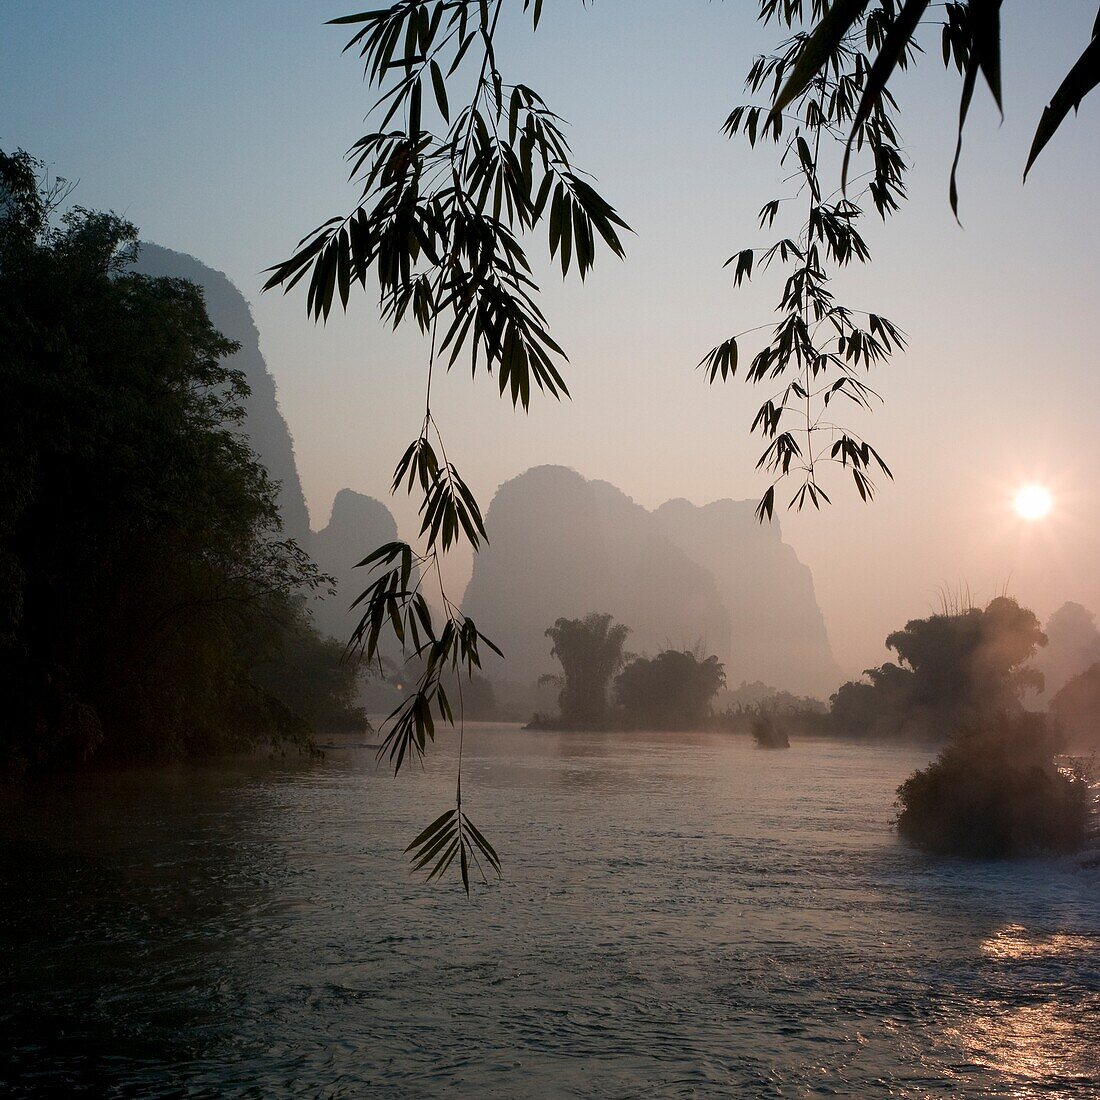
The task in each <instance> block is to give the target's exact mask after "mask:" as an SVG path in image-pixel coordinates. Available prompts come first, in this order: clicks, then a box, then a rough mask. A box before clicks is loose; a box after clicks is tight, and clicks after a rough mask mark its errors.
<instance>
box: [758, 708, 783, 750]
mask: <svg viewBox="0 0 1100 1100" xmlns="http://www.w3.org/2000/svg"><path fill="white" fill-rule="evenodd" d="M751 729H752V739H753V740H754V741H755V742H756V743H757V744H758V745H759V746H760V747H761V748H762V749H789V748H790V747H791V739H790V738H789V737H788V736H787V729H786V726H785V725H784V724H783V722H782V721H781V720H780V718H779V716H778V715H777V714H776V712H775V711H774V710H762V711H760V712H759V713H758V714H754V715H753V716H752V720H751Z"/></svg>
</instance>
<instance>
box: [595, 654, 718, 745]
mask: <svg viewBox="0 0 1100 1100" xmlns="http://www.w3.org/2000/svg"><path fill="white" fill-rule="evenodd" d="M725 682H726V673H725V669H724V668H723V667H722V664H721V662H720V661H719V660H718V658H717V657H715V656H710V657H706V658H703V659H700V658H699V657H698V656H696V654H694V653H690V652H686V651H685V652H682V651H679V650H675V649H666V650H665V651H664V652H663V653H658V654H657V656H656V657H635V658H634V659H633V660H632V661H630V662H629V663H628V664H627V665H626V667H625V668H624V669H623V670H622V672H620V673H619V675H618V676H617V677H616V678H615V700H616V702H617V703H618V705H619V707H620V708H621V710H622V719H623V721H624V722H625V724H626V725H628V726H631V727H640V728H643V729H666V730H683V729H696V728H697V727H699V726H701V725H703V724H704V723H705V722H706V720H707V718H708V716H709V715H710V703H711V700H712V699H713V698H714V696H715V694H716V693H717V691H718V689H719V688H720V687H721V686H722V685H723V684H724V683H725Z"/></svg>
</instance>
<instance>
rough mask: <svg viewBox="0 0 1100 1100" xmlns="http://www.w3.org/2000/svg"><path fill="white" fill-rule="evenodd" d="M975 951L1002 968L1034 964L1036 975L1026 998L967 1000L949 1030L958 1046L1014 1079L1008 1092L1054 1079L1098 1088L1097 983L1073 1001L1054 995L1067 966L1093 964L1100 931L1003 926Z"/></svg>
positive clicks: (1046, 1089) (1022, 1092)
mask: <svg viewBox="0 0 1100 1100" xmlns="http://www.w3.org/2000/svg"><path fill="white" fill-rule="evenodd" d="M980 950H981V954H982V956H983V958H985V959H987V960H989V962H990V963H991V964H992V965H994V966H997V967H999V968H1004V969H1005V970H1006V971H1007V970H1011V969H1016V968H1020V967H1028V968H1031V967H1034V968H1036V973H1035V974H1034V978H1033V981H1032V982H1031V983H1030V984H1031V995H1030V996H1029V998H1028V1002H1027V1003H1020V1004H1016V1005H1012V1004H1010V1003H1006V1002H1005V1001H1004V1000H998V999H995V1000H994V1002H993V1003H991V1002H990V1001H989V1000H986V999H983V998H974V999H973V1000H972V1001H971V1002H970V1005H969V1011H965V1010H964V1013H965V1018H964V1020H963V1022H962V1023H960V1024H959V1025H958V1026H956V1027H952V1028H950V1029H948V1038H949V1039H950V1040H951V1041H953V1042H954V1043H955V1044H957V1046H958V1049H959V1050H960V1052H962V1053H964V1054H965V1055H966V1056H967V1058H968V1060H969V1061H971V1062H972V1063H973V1064H975V1065H979V1066H982V1067H983V1068H986V1069H991V1070H993V1071H995V1072H997V1073H1000V1074H1002V1075H1004V1076H1005V1077H1007V1078H1009V1079H1011V1080H1012V1081H1013V1092H1012V1095H1013V1096H1032V1095H1040V1093H1041V1094H1042V1095H1050V1088H1051V1086H1057V1085H1062V1086H1069V1085H1071V1084H1072V1085H1073V1086H1074V1087H1079V1086H1081V1085H1086V1084H1087V1085H1096V1086H1097V1087H1098V1088H1100V988H1098V989H1097V991H1096V993H1095V995H1093V996H1089V997H1087V998H1086V999H1084V1000H1082V1001H1081V1002H1079V1003H1078V1004H1077V1005H1074V1006H1070V1005H1067V1004H1066V1003H1065V1001H1064V999H1063V1000H1061V1001H1059V1000H1058V999H1056V997H1055V996H1054V995H1055V993H1056V991H1057V988H1058V987H1059V986H1060V985H1061V976H1062V975H1064V973H1065V969H1066V968H1071V969H1077V968H1079V967H1084V968H1093V967H1096V966H1097V965H1098V961H1097V960H1098V956H1100V936H1088V935H1071V934H1067V933H1062V932H1056V933H1052V934H1049V935H1043V934H1036V933H1033V932H1029V931H1028V930H1027V929H1026V928H1024V927H1022V926H1021V925H1007V926H1006V927H1004V928H1001V929H999V930H998V931H997V932H995V933H994V934H993V935H991V936H989V937H988V938H987V939H986V940H985V941H983V943H982V945H981V949H980ZM998 984H1000V983H998ZM1045 994H1049V997H1048V996H1045ZM1035 1089H1038V1090H1039V1091H1033V1090H1035ZM1073 1095H1079V1093H1078V1092H1074V1093H1073Z"/></svg>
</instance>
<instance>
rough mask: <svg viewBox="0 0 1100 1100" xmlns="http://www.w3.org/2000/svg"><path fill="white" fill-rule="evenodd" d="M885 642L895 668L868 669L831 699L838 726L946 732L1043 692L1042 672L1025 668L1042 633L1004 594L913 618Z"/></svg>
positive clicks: (1042, 639) (889, 665) (1017, 706)
mask: <svg viewBox="0 0 1100 1100" xmlns="http://www.w3.org/2000/svg"><path fill="white" fill-rule="evenodd" d="M886 645H887V647H888V648H890V649H893V650H894V651H896V653H897V655H898V659H899V662H900V663H899V664H894V663H892V662H890V663H887V664H885V665H882V666H881V667H879V668H877V669H868V670H867V672H866V673H865V675H866V676H867V678H868V681H867V682H865V683H858V682H853V683H848V684H845V685H843V686H842V687H841V688H840V690H839V691H837V693H836V694H835V695H834V696H833V698H832V705H831V712H832V715H833V718H834V719H835V720H836V722H837V723H838V724H839V725H840V726H841V727H842V728H844V729H848V730H853V731H863V732H880V733H885V732H896V731H898V730H900V729H901V728H903V727H904V726H906V725H924V726H928V727H929V728H930V729H932V730H934V731H936V732H938V733H939V734H941V735H943V734H949V733H950V732H952V730H953V729H954V728H956V727H958V726H959V725H962V724H966V723H971V722H975V721H981V720H983V719H985V718H988V717H989V716H991V715H994V714H997V713H999V712H1007V713H1014V712H1016V711H1018V710H1019V709H1020V707H1021V698H1022V696H1023V693H1024V692H1025V691H1028V690H1041V689H1042V684H1043V681H1042V675H1041V674H1040V673H1038V672H1036V671H1035V670H1034V669H1032V668H1029V667H1027V664H1028V662H1029V661H1030V660H1031V659H1032V658H1033V657H1034V656H1035V654H1036V652H1037V651H1038V649H1039V648H1040V647H1041V646H1044V645H1046V635H1045V634H1044V633H1043V631H1042V627H1041V626H1040V624H1039V620H1038V619H1037V618H1036V617H1035V615H1034V613H1033V612H1031V611H1029V610H1028V609H1027V608H1023V607H1020V605H1019V604H1018V603H1017V602H1016V601H1015V600H1014V599H1011V598H1009V597H1006V596H999V597H997V598H996V599H994V600H992V601H990V603H989V605H988V606H987V607H986V608H985V609H984V610H983V609H980V608H976V607H972V608H968V609H966V610H964V611H960V612H957V613H954V614H943V615H932V616H929V617H928V618H926V619H912V620H910V621H909V622H908V623H906V624H905V629H904V630H898V631H895V632H894V633H893V634H891V635H889V637H887V639H886Z"/></svg>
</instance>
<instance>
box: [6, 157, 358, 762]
mask: <svg viewBox="0 0 1100 1100" xmlns="http://www.w3.org/2000/svg"><path fill="white" fill-rule="evenodd" d="M0 181H2V182H0V349H2V350H0V685H2V690H3V695H4V700H5V712H6V715H7V718H6V721H5V723H4V728H3V735H2V744H0V755H2V756H3V757H4V758H6V762H7V763H8V764H10V765H14V766H16V767H33V766H56V765H68V764H74V763H77V762H80V761H85V760H87V759H89V758H90V757H92V756H93V755H99V756H103V757H134V756H153V755H165V754H178V753H201V752H208V751H216V750H222V749H226V748H236V747H244V746H248V745H251V744H254V743H255V742H256V741H258V740H259V739H261V738H273V737H278V736H292V737H297V738H304V737H305V735H306V734H307V732H308V723H309V722H310V721H311V720H318V719H321V718H337V719H340V720H343V721H347V720H353V719H355V718H356V717H358V716H357V715H356V714H355V712H354V708H353V707H352V706H351V704H352V695H353V693H354V687H353V680H349V677H350V675H351V674H350V673H349V672H346V671H338V653H335V654H334V652H333V647H332V646H330V645H327V644H326V643H324V642H323V641H321V639H319V638H317V637H316V636H315V635H314V634H313V633H312V632H311V630H310V629H309V627H308V626H307V624H306V623H305V621H304V619H303V612H302V609H301V606H300V602H299V596H300V594H301V593H303V592H306V591H308V590H309V589H311V588H313V587H316V586H317V584H318V583H320V581H321V579H322V578H320V577H319V576H318V574H317V571H316V570H315V569H314V567H313V566H312V564H311V563H310V562H309V560H308V558H307V557H306V556H305V554H304V553H303V552H302V551H301V550H300V549H299V548H298V547H297V546H296V545H295V544H294V543H293V542H290V541H287V540H284V539H283V538H282V537H281V534H280V523H279V516H278V512H277V509H276V505H275V500H274V486H273V484H272V483H271V482H270V481H269V479H268V477H267V474H266V472H265V471H264V469H263V467H262V466H261V465H260V464H259V462H258V461H257V459H256V457H255V455H254V454H253V453H252V451H251V449H250V447H249V444H248V441H247V439H246V438H245V437H244V436H243V435H242V434H241V432H240V430H239V429H238V425H239V423H240V419H241V417H242V401H243V399H244V398H245V396H246V394H247V388H246V386H245V383H244V380H243V378H242V376H241V375H240V374H239V373H237V372H235V371H233V370H230V369H229V368H228V367H227V366H226V365H225V357H226V355H227V354H228V353H229V352H231V351H232V350H233V345H232V344H230V343H229V342H228V341H227V340H225V339H224V338H223V337H222V336H220V335H219V334H218V333H217V332H216V331H214V329H213V328H212V327H211V325H210V321H209V319H208V318H207V315H206V309H205V306H204V303H203V299H202V295H201V292H200V291H199V290H198V288H197V287H195V286H194V285H192V284H189V283H186V282H183V281H180V280H173V279H153V278H148V277H145V276H141V275H137V274H134V273H132V272H130V271H128V270H127V268H128V264H129V263H130V262H131V261H132V259H133V256H134V247H135V242H136V231H135V229H134V227H133V226H131V225H129V224H128V223H126V222H125V221H123V220H122V219H120V218H118V217H116V216H114V215H111V214H97V213H92V212H90V211H87V210H83V209H80V208H74V209H73V210H71V211H70V212H69V213H68V214H66V215H65V216H64V217H63V218H61V220H60V223H59V224H55V218H54V210H53V209H52V207H53V206H54V205H55V204H56V203H57V201H58V200H59V198H60V197H61V196H62V194H63V191H62V190H61V189H59V188H58V187H57V186H54V187H52V188H51V187H45V186H43V185H42V183H41V181H40V178H39V174H38V166H37V165H36V164H35V162H34V161H33V160H31V158H29V157H28V156H26V155H25V154H16V155H14V156H5V155H3V154H2V153H0ZM336 649H337V650H338V649H339V647H336ZM304 666H308V667H309V668H310V669H311V670H312V671H314V672H315V671H317V670H319V669H322V668H323V669H325V670H326V676H327V683H325V684H323V685H319V684H318V683H317V682H315V681H313V680H312V678H311V679H310V682H306V681H305V680H303V674H304V672H303V668H304Z"/></svg>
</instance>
